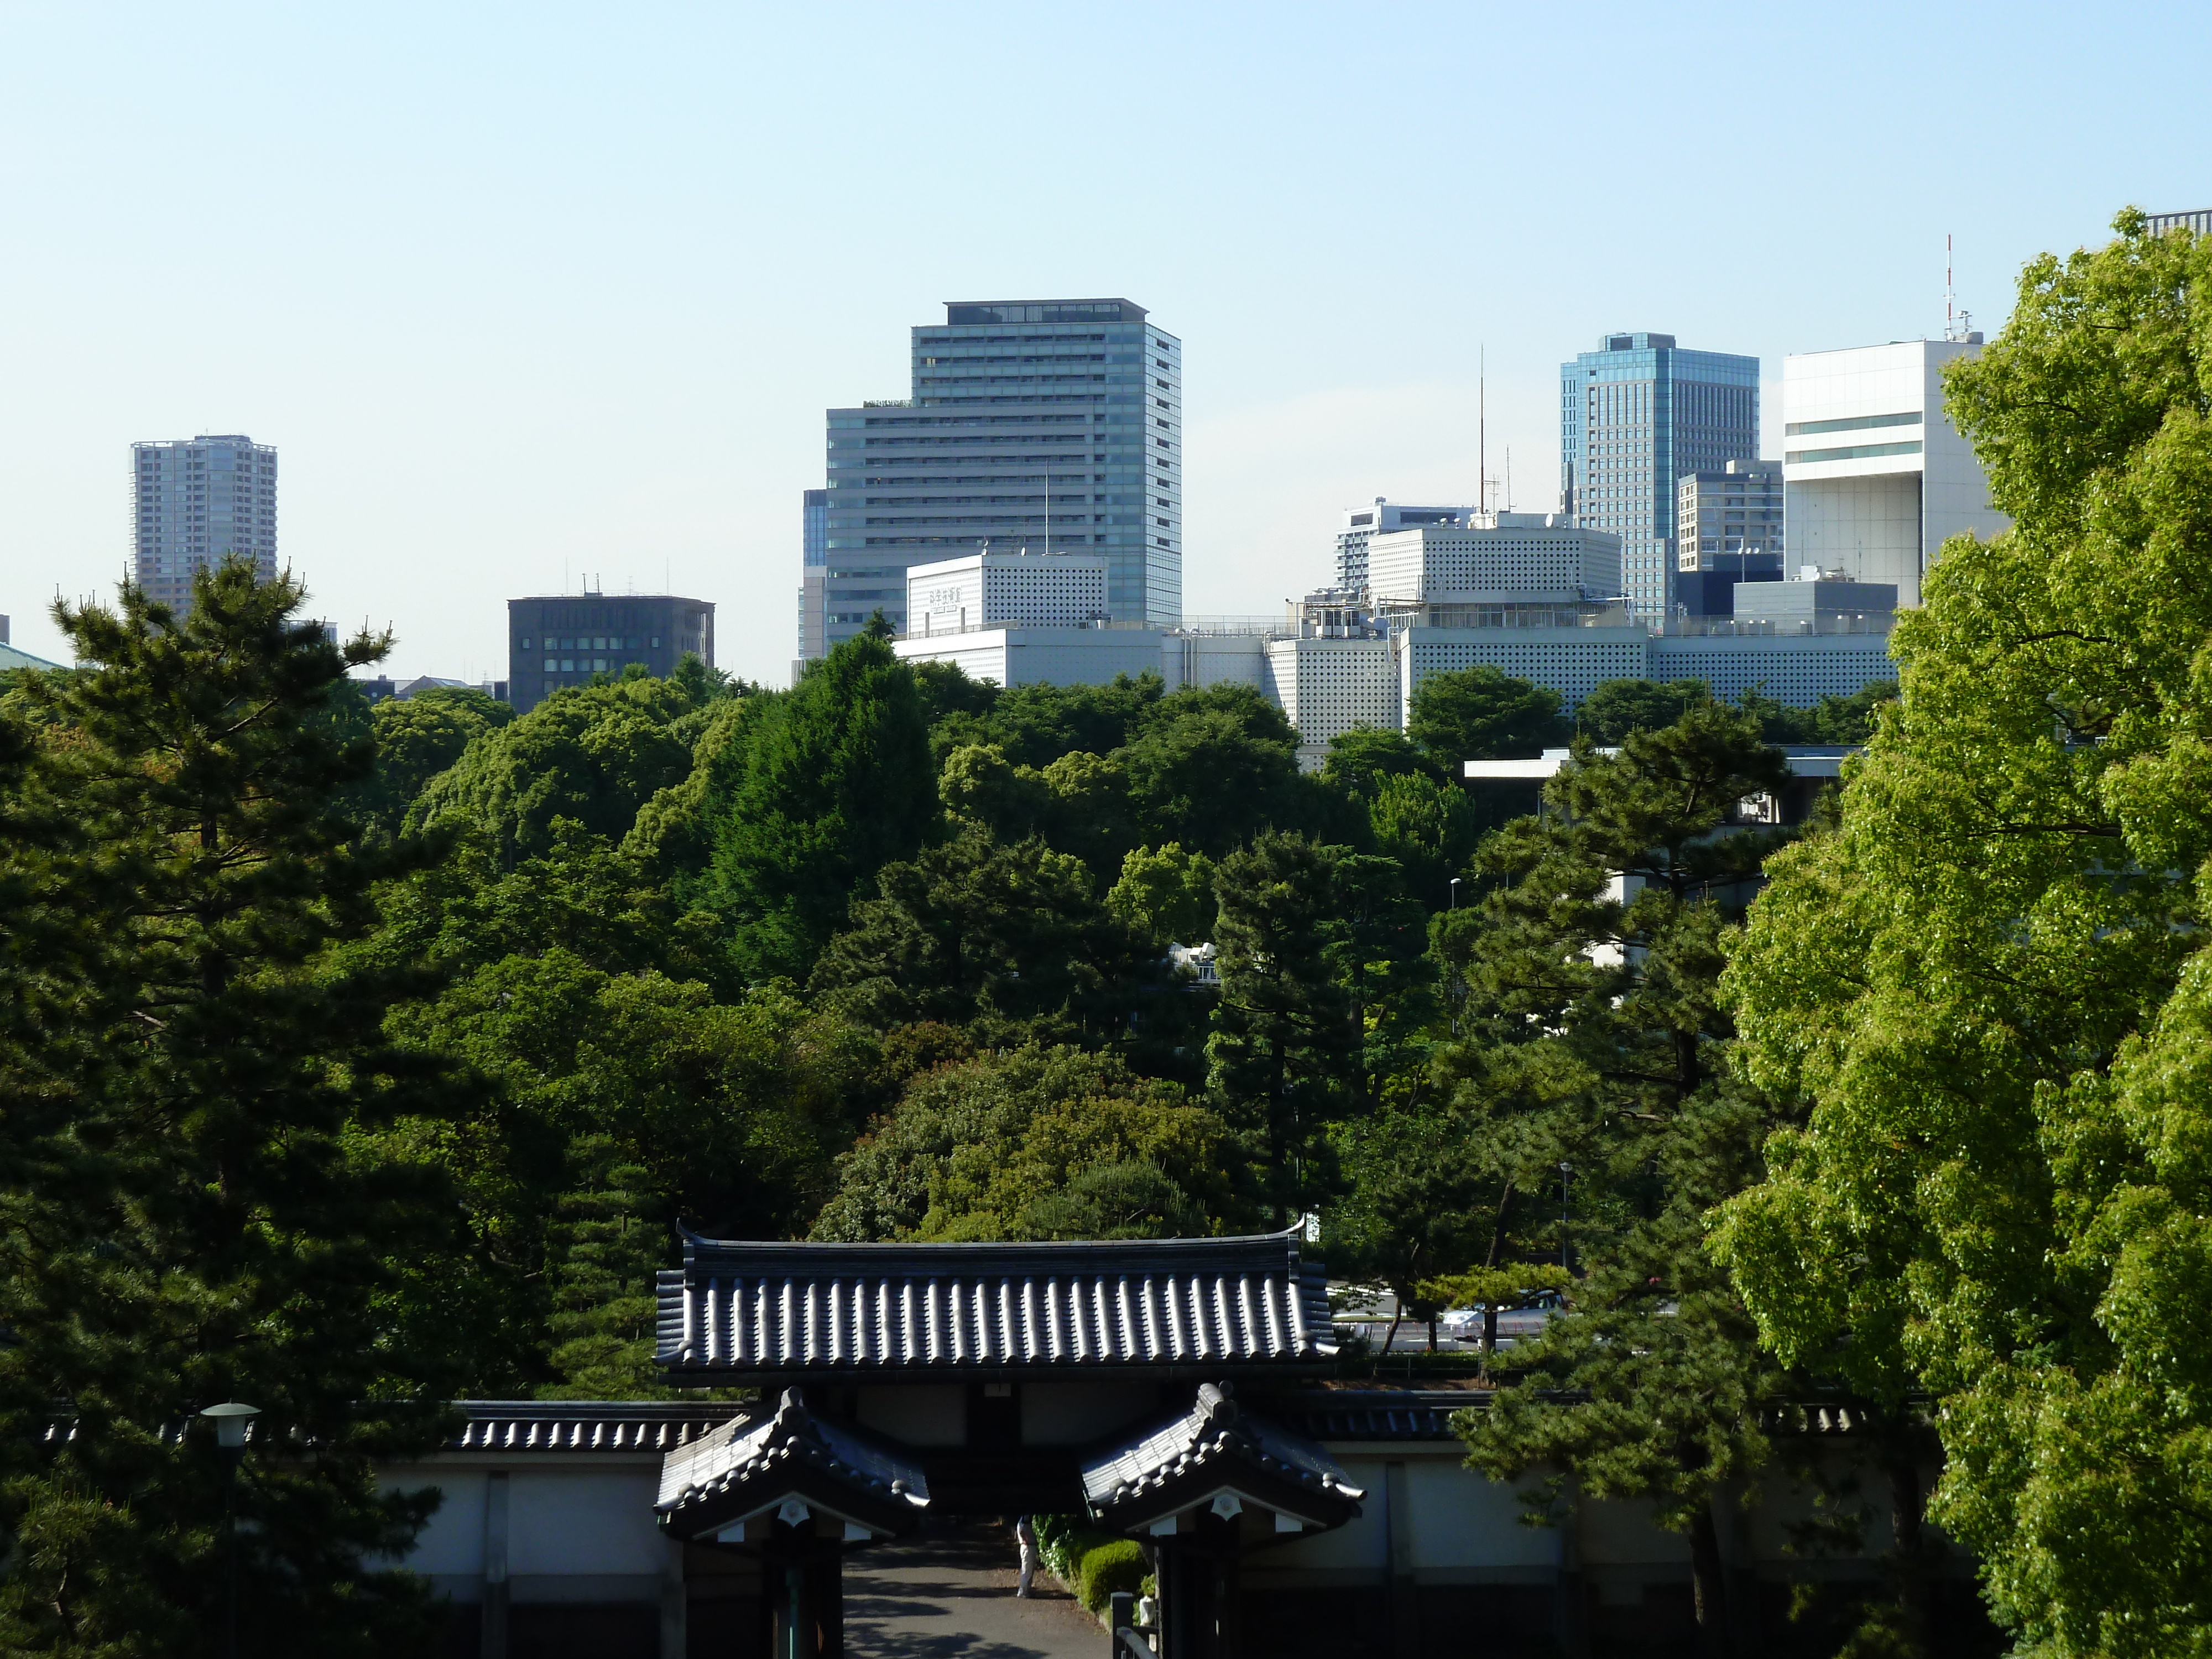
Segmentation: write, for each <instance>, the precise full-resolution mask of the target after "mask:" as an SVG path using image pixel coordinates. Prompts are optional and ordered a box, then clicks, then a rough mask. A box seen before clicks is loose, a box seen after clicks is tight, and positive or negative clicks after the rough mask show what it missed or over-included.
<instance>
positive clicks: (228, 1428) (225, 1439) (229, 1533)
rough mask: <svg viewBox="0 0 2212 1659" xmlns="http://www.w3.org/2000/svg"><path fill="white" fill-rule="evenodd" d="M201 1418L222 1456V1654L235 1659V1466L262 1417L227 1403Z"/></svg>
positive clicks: (250, 1408) (257, 1409) (256, 1409)
mask: <svg viewBox="0 0 2212 1659" xmlns="http://www.w3.org/2000/svg"><path fill="white" fill-rule="evenodd" d="M200 1415H201V1416H202V1417H206V1418H212V1419H214V1421H215V1443H216V1449H217V1450H218V1451H220V1452H221V1453H222V1536H223V1547H224V1553H225V1554H226V1555H227V1556H228V1558H229V1559H228V1563H227V1564H226V1569H225V1571H226V1575H227V1577H228V1580H229V1585H228V1595H226V1596H225V1598H224V1602H223V1613H222V1650H223V1652H224V1653H225V1654H227V1655H228V1656H229V1659H238V1505H237V1491H238V1465H239V1462H240V1459H241V1458H243V1457H244V1456H245V1455H246V1425H247V1424H249V1423H251V1422H252V1420H253V1419H255V1418H257V1417H258V1416H260V1415H261V1407H258V1406H248V1405H245V1404H242V1403H241V1402H240V1401H235V1400H226V1401H223V1402H222V1405H220V1406H210V1407H208V1408H207V1409H206V1410H205V1411H204V1412H202V1413H200Z"/></svg>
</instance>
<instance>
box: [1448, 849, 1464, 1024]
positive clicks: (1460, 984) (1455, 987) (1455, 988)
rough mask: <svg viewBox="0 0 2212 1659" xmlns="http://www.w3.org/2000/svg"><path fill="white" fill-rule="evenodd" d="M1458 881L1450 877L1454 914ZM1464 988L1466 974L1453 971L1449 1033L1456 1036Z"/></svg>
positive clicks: (1457, 897) (1457, 901)
mask: <svg viewBox="0 0 2212 1659" xmlns="http://www.w3.org/2000/svg"><path fill="white" fill-rule="evenodd" d="M1459 883H1460V878H1458V877H1457V876H1454V877H1453V878H1451V888H1450V892H1451V905H1450V909H1451V912H1452V914H1454V915H1456V914H1458V911H1459ZM1466 989H1467V975H1465V974H1463V973H1460V972H1457V971H1455V972H1454V973H1453V975H1452V989H1451V1000H1452V1019H1451V1034H1452V1035H1453V1036H1458V1035H1459V1000H1460V998H1461V996H1462V994H1464V993H1465V991H1466Z"/></svg>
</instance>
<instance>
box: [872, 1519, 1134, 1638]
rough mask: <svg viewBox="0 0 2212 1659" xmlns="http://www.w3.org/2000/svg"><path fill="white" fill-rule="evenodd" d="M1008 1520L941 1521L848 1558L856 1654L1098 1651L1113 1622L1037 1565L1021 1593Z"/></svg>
mask: <svg viewBox="0 0 2212 1659" xmlns="http://www.w3.org/2000/svg"><path fill="white" fill-rule="evenodd" d="M1014 1583H1015V1574H1014V1547H1013V1540H1012V1538H1011V1537H1010V1536H1009V1535H1008V1534H1007V1532H1006V1528H1004V1527H982V1526H974V1527H959V1528H945V1529H943V1530H933V1531H930V1532H927V1533H923V1534H921V1535H919V1536H917V1537H915V1538H910V1539H908V1540H905V1541H902V1542H900V1543H896V1544H881V1545H878V1546H877V1547H874V1548H872V1549H866V1550H862V1551H860V1553H858V1554H855V1555H852V1556H849V1557H848V1558H847V1559H846V1562H845V1646H846V1651H847V1652H848V1653H850V1654H852V1655H853V1656H854V1659H1100V1656H1102V1655H1103V1654H1104V1653H1105V1651H1106V1632H1104V1631H1103V1630H1102V1629H1101V1628H1099V1625H1098V1621H1097V1620H1095V1619H1093V1618H1092V1617H1091V1615H1090V1614H1089V1613H1085V1612H1084V1610H1083V1609H1082V1608H1081V1607H1078V1606H1076V1604H1075V1602H1074V1601H1073V1600H1072V1599H1071V1598H1070V1597H1069V1596H1068V1595H1067V1592H1066V1591H1065V1590H1063V1589H1060V1587H1059V1586H1058V1585H1057V1584H1054V1583H1051V1582H1050V1581H1049V1580H1048V1579H1046V1578H1044V1577H1043V1576H1042V1575H1039V1577H1038V1581H1037V1583H1036V1588H1035V1593H1034V1594H1033V1595H1032V1596H1031V1598H1030V1600H1027V1601H1024V1600H1021V1599H1019V1598H1018V1597H1017V1596H1016V1595H1014Z"/></svg>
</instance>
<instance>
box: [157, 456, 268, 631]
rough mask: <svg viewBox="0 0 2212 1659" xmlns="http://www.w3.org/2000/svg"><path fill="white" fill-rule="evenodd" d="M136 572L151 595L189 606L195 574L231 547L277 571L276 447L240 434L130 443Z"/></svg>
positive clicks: (181, 611)
mask: <svg viewBox="0 0 2212 1659" xmlns="http://www.w3.org/2000/svg"><path fill="white" fill-rule="evenodd" d="M131 540H132V546H133V550H134V552H135V555H136V559H135V564H136V570H135V573H134V574H135V577H136V580H137V584H138V586H140V587H141V588H142V589H143V590H144V592H145V593H146V596H147V597H148V598H149V599H153V600H155V601H156V602H158V603H160V604H162V605H169V606H171V607H172V608H173V609H174V610H175V611H176V612H177V614H178V615H179V617H182V616H183V615H185V613H186V612H187V611H190V610H191V603H192V575H193V573H194V572H195V571H197V570H199V569H201V568H206V567H211V566H214V565H218V564H221V563H222V562H223V560H224V559H225V558H227V557H228V556H230V555H231V554H234V553H238V554H243V555H244V556H246V557H248V558H250V559H252V561H253V568H254V569H255V570H256V571H257V572H258V574H260V576H261V577H262V579H263V580H269V579H270V578H272V577H274V576H275V575H276V450H274V449H273V448H271V447H270V446H269V445H267V444H257V443H255V442H254V441H253V440H252V439H251V438H247V437H244V436H242V435H237V434H225V435H202V436H200V437H197V438H194V439H191V440H190V441H185V440H182V439H179V440H178V441H175V442H171V443H137V444H133V445H131Z"/></svg>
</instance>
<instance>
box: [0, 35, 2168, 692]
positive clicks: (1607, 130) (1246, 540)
mask: <svg viewBox="0 0 2212 1659" xmlns="http://www.w3.org/2000/svg"><path fill="white" fill-rule="evenodd" d="M2208 46H2212V8H2207V7H2205V6H2203V5H2202V4H2201V3H2200V4H2197V5H2192V6H2181V5H2174V6H2157V5H2136V6H2125V7H2115V8H2112V9H2109V10H2108V9H2102V8H2098V9H2089V8H2084V7H2081V6H2078V5H2075V6H2068V7H2059V6H2055V5H2008V6H1996V5H1990V6H1945V5H1926V4H1922V5H1910V6H1906V5H1894V6H1892V5H1881V4H1855V5H1851V6H1844V7H1833V6H1829V7H1806V6H1793V5H1778V6H1771V7H1764V8H1757V9H1754V8H1751V7H1729V8H1722V7H1705V8H1684V7H1667V8H1660V7H1635V8H1630V7H1607V6H1591V5H1582V6H1573V7H1567V6H1543V7H1540V6H1525V5H1524V6H1515V7H1510V8H1507V7H1485V6H1477V5H1472V4H1461V5H1440V6H1426V5H1373V4H1370V5H1364V6H1344V5H1331V6H1320V5H1310V6H1302V5H1273V6H1258V5H1253V6H1243V5H1209V4H1205V3H1199V4H1182V5H1171V6H1170V5H1148V4H1141V3H1138V4H1117V5H1108V6H1085V7H1070V6H1045V5H1039V4H1034V3H1032V4H1027V5H1004V6H1001V5H970V4H961V3H957V0H954V3H944V4H938V5H931V6H915V5H897V6H885V5H874V4H854V3H849V0H848V3H842V4H838V5H814V6H796V5H789V4H785V5H778V6H772V7H771V6H743V5H716V6H696V7H693V6H680V5H655V4H649V3H645V4H629V5H623V6H615V5H599V6H589V7H586V6H575V5H562V4H551V3H544V0H539V3H532V4H528V5H522V4H515V5H495V4H470V3H453V0H447V3H444V4H439V5H418V4H412V3H393V0H385V3H380V4H377V5H374V6H356V7H349V8H339V7H337V6H331V5H311V4H303V3H293V4H289V5H281V6H279V5H264V4H254V3H242V4H223V5H214V4H202V5H181V6H180V5H164V6H161V7H155V6H149V5H133V4H76V5H58V4H54V3H51V0H40V3H36V4H19V3H6V4H0V232H4V239H0V247H3V248H4V250H5V252H4V258H0V492H4V500H5V502H6V507H5V510H4V512H0V611H6V612H9V613H11V614H12V615H13V616H14V617H15V642H16V643H17V644H18V645H19V646H21V647H23V648H25V649H27V650H30V651H33V652H35V653H41V654H45V655H59V654H61V651H62V647H61V644H60V641H59V639H58V635H57V634H56V633H55V631H54V630H53V629H52V625H51V623H48V622H47V621H46V618H45V617H44V614H43V612H44V609H45V606H46V603H47V602H48V601H49V600H50V599H52V595H53V594H54V592H56V590H57V589H59V590H60V591H61V592H65V593H70V594H84V593H94V592H100V593H103V594H107V593H112V588H113V583H114V581H115V579H116V576H117V574H118V572H119V571H120V570H121V569H122V568H123V566H124V564H125V560H126V558H127V556H128V553H129V547H130V538H129V517H128V491H127V479H128V471H127V451H128V446H129V445H130V443H131V441H132V440H134V439H147V438H171V437H183V436H190V435H192V434H194V433H196V432H210V431H212V432H246V433H249V434H251V435H252V436H253V437H254V438H255V439H257V440H258V441H263V442H267V443H273V444H276V445H277V446H278V447H279V448H280V449H281V451H282V453H283V463H282V465H283V474H282V485H281V489H280V496H279V504H278V511H279V518H278V531H279V543H278V544H279V550H280V553H281V555H282V556H283V557H284V558H285V559H286V560H288V561H289V562H291V563H292V564H293V565H294V566H295V568H297V569H299V570H301V572H303V573H304V574H305V575H306V576H307V580H308V581H309V582H310V584H311V585H312V586H313V590H314V594H315V599H316V606H317V609H318V610H319V611H321V612H322V613H323V614H325V615H329V616H331V617H336V618H337V619H339V620H340V621H342V622H344V623H358V622H361V621H362V620H364V619H366V620H368V621H369V622H372V623H377V624H380V625H381V624H384V623H390V624H391V625H392V627H394V628H395V629H397V630H398V635H399V645H398V649H397V651H396V652H395V653H394V655H393V658H392V666H393V667H394V668H395V669H396V670H398V671H401V672H403V673H406V674H415V673H438V674H453V675H459V674H461V673H463V672H466V673H467V674H468V675H469V676H470V677H471V678H479V677H483V676H484V675H486V674H490V673H503V672H504V671H505V669H504V662H503V655H504V649H505V647H504V641H505V637H506V636H505V625H504V617H505V611H504V601H505V600H506V599H507V598H508V597H509V596H510V595H513V594H519V593H525V592H556V591H558V590H559V589H560V586H561V584H562V578H563V572H564V571H565V572H566V573H567V577H568V580H569V581H571V582H574V581H575V580H577V579H578V577H579V575H580V573H583V572H587V571H588V572H591V573H593V574H594V575H595V576H597V577H599V579H601V580H603V582H604V585H605V587H606V588H607V589H608V590H609V591H617V590H620V589H622V588H623V587H625V586H635V587H636V588H637V589H638V590H639V591H658V590H659V589H661V587H662V585H663V583H664V581H667V582H671V583H672V585H673V586H674V587H675V589H676V590H677V591H678V592H684V593H690V594H696V595H699V596H702V597H704V598H707V599H714V600H715V601H717V602H718V604H719V605H720V613H719V615H720V642H721V648H720V659H721V661H722V663H723V665H725V666H726V667H730V668H733V669H735V670H737V671H740V672H742V673H744V674H747V675H750V676H753V677H755V678H762V679H765V680H768V681H770V682H772V683H778V684H780V683H781V682H782V680H783V679H784V678H785V676H786V675H787V672H788V665H789V660H790V658H791V656H792V653H793V648H794V637H793V636H794V631H795V612H796V605H795V599H794V592H795V589H796V586H797V583H798V576H799V570H798V566H799V491H800V490H801V489H805V488H806V487H808V486H810V485H818V484H819V483H821V481H822V457H823V429H822V410H823V408H824V407H826V406H828V405H829V404H847V403H851V402H854V401H857V400H858V399H860V398H868V397H896V396H901V395H903V393H904V392H905V390H906V358H905V349H906V330H907V328H908V325H910V324H913V323H915V322H921V321H926V320H929V319H941V318H942V315H943V313H942V312H941V311H940V310H939V306H940V304H941V302H942V301H945V300H947V299H973V298H1013V297H1024V296H1049V295H1071V296H1072V295H1126V296H1127V297H1128V298H1130V299H1133V300H1135V301H1138V302H1139V303H1140V304H1143V305H1145V306H1147V307H1151V308H1152V312H1153V313H1154V315H1155V316H1156V317H1157V319H1158V321H1159V322H1160V324H1161V325H1162V326H1163V327H1165V328H1168V329H1170V330H1172V331H1174V332H1176V334H1178V335H1180V336H1181V337H1182V340H1183V342H1184V344H1185V348H1186V362H1187V368H1186V375H1187V378H1186V404H1187V410H1188V489H1187V513H1188V520H1187V524H1186V546H1187V553H1186V556H1185V574H1184V594H1185V605H1186V608H1187V610H1188V611H1191V612H1193V613H1200V612H1219V611H1240V612H1242V611H1262V610H1269V609H1272V608H1273V607H1274V606H1275V605H1278V604H1279V602H1280V601H1281V600H1282V599H1284V598H1285V596H1286V595H1288V594H1290V593H1291V592H1294V591H1297V590H1300V589H1303V588H1304V587H1305V586H1310V585H1313V584H1315V583H1317V582H1319V581H1321V580H1323V578H1324V577H1325V576H1326V575H1327V574H1328V548H1329V544H1330V536H1331V533H1332V531H1333V529H1334V525H1335V523H1336V514H1337V513H1338V512H1339V511H1340V509H1341V508H1342V507H1346V506H1347V505H1349V504H1351V503H1352V502H1354V501H1361V500H1364V499H1366V498H1368V497H1370V496H1373V495H1389V496H1393V497H1395V498H1398V499H1401V500H1416V499H1423V498H1437V497H1442V498H1444V499H1446V500H1449V501H1462V500H1466V499H1469V498H1471V496H1472V495H1473V492H1474V488H1475V485H1474V475H1475V463H1474V451H1475V379H1476V365H1477V360H1478V353H1479V351H1480V349H1482V348H1483V347H1484V346H1485V345H1486V346H1487V349H1488V361H1489V411H1490V418H1489V435H1490V436H1489V442H1490V456H1491V462H1492V471H1493V472H1494V473H1502V472H1503V470H1504V455H1505V451H1506V449H1507V447H1509V446H1510V449H1511V452H1512V465H1513V490H1514V495H1515V497H1516V505H1519V506H1522V507H1543V506H1547V505H1549V504H1550V503H1551V501H1552V500H1553V492H1554V489H1555V487H1556V474H1557V468H1558V428H1557V416H1556V412H1555V399H1556V397H1557V389H1556V380H1555V378H1554V376H1555V368H1556V365H1557V364H1558V363H1559V361H1560V360H1561V359H1562V358H1564V357H1566V356H1571V355H1572V354H1573V353H1574V352H1576V351H1577V350H1581V349H1587V348H1588V347H1589V346H1591V345H1593V344H1594V343H1595V337H1596V336H1597V335H1598V334H1599V333H1600V332H1601V331H1604V330H1607V329H1619V328H1634V329H1655V330H1662V331H1668V332H1672V333H1674V334H1675V335H1677V336H1679V337H1680V339H1681V341H1682V343H1684V344H1685V345H1694V346H1699V347H1705V348H1709V349H1719V350H1729V351H1743V352H1753V353H1756V354H1758V355H1759V356H1760V357H1762V358H1763V359H1764V360H1765V372H1766V376H1767V381H1768V392H1767V396H1766V400H1765V401H1766V413H1767V417H1768V426H1769V430H1770V434H1771V430H1772V428H1773V426H1774V418H1775V416H1776V414H1777V412H1778V411H1777V410H1776V408H1775V401H1776V399H1775V386H1776V385H1777V383H1778V376H1779V372H1780V364H1781V359H1782V356H1783V355H1784V353H1787V352H1790V351H1799V350H1810V349H1823V348H1829V347H1835V346H1842V345H1852V344H1859V343H1866V342H1869V341H1878V340H1888V339H1894V338H1904V337H1915V336H1918V335H1921V334H1923V333H1936V332H1939V331H1941V328H1942V320H1943V238H1944V234H1945V233H1946V232H1947V231H1948V232H1951V233H1953V234H1955V236H1956V238H1957V245H1958V254H1957V260H1956V264H1957V271H1958V277H1957V281H1958V289H1959V294H1960V300H1961V301H1962V302H1964V303H1965V304H1966V305H1967V306H1968V307H1971V308H1972V311H1973V313H1974V314H1975V317H1976V319H1977V320H1978V321H1986V322H1987V323H1989V324H1990V325H1996V324H1998V323H1999V322H2001V321H2002V317H2003V315H2004V313H2006V311H2007V310H2008V306H2009V301H2010V295H2011V291H2012V286H2013V283H2014V280H2015V275H2016V273H2017V271H2018V270H2019V267H2020V265H2021V263H2022V261H2024V260H2026V259H2027V258H2030V257H2032V256H2033V254H2035V253H2036V252H2039V251H2040V250H2043V249H2047V248H2049V249H2066V248H2071V247H2075V246H2079V245H2081V244H2082V243H2084V242H2093V241H2095V240H2100V238H2101V236H2102V234H2103V231H2104V228H2105V227H2106V224H2107V223H2108V222H2109V221H2110V219H2111V216H2112V212H2113V211H2114V210H2116V209H2117V208H2118V207H2119V206H2121V205H2122V204H2127V203H2136V204H2142V205H2143V206H2145V207H2149V208H2154V209H2174V208H2200V207H2212V95H2208V90H2207V86H2206V82H2205V79H2204V74H2203V65H2204V64H2205V62H2206V61H2207V49H2208ZM1770 447H1771V442H1770Z"/></svg>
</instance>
